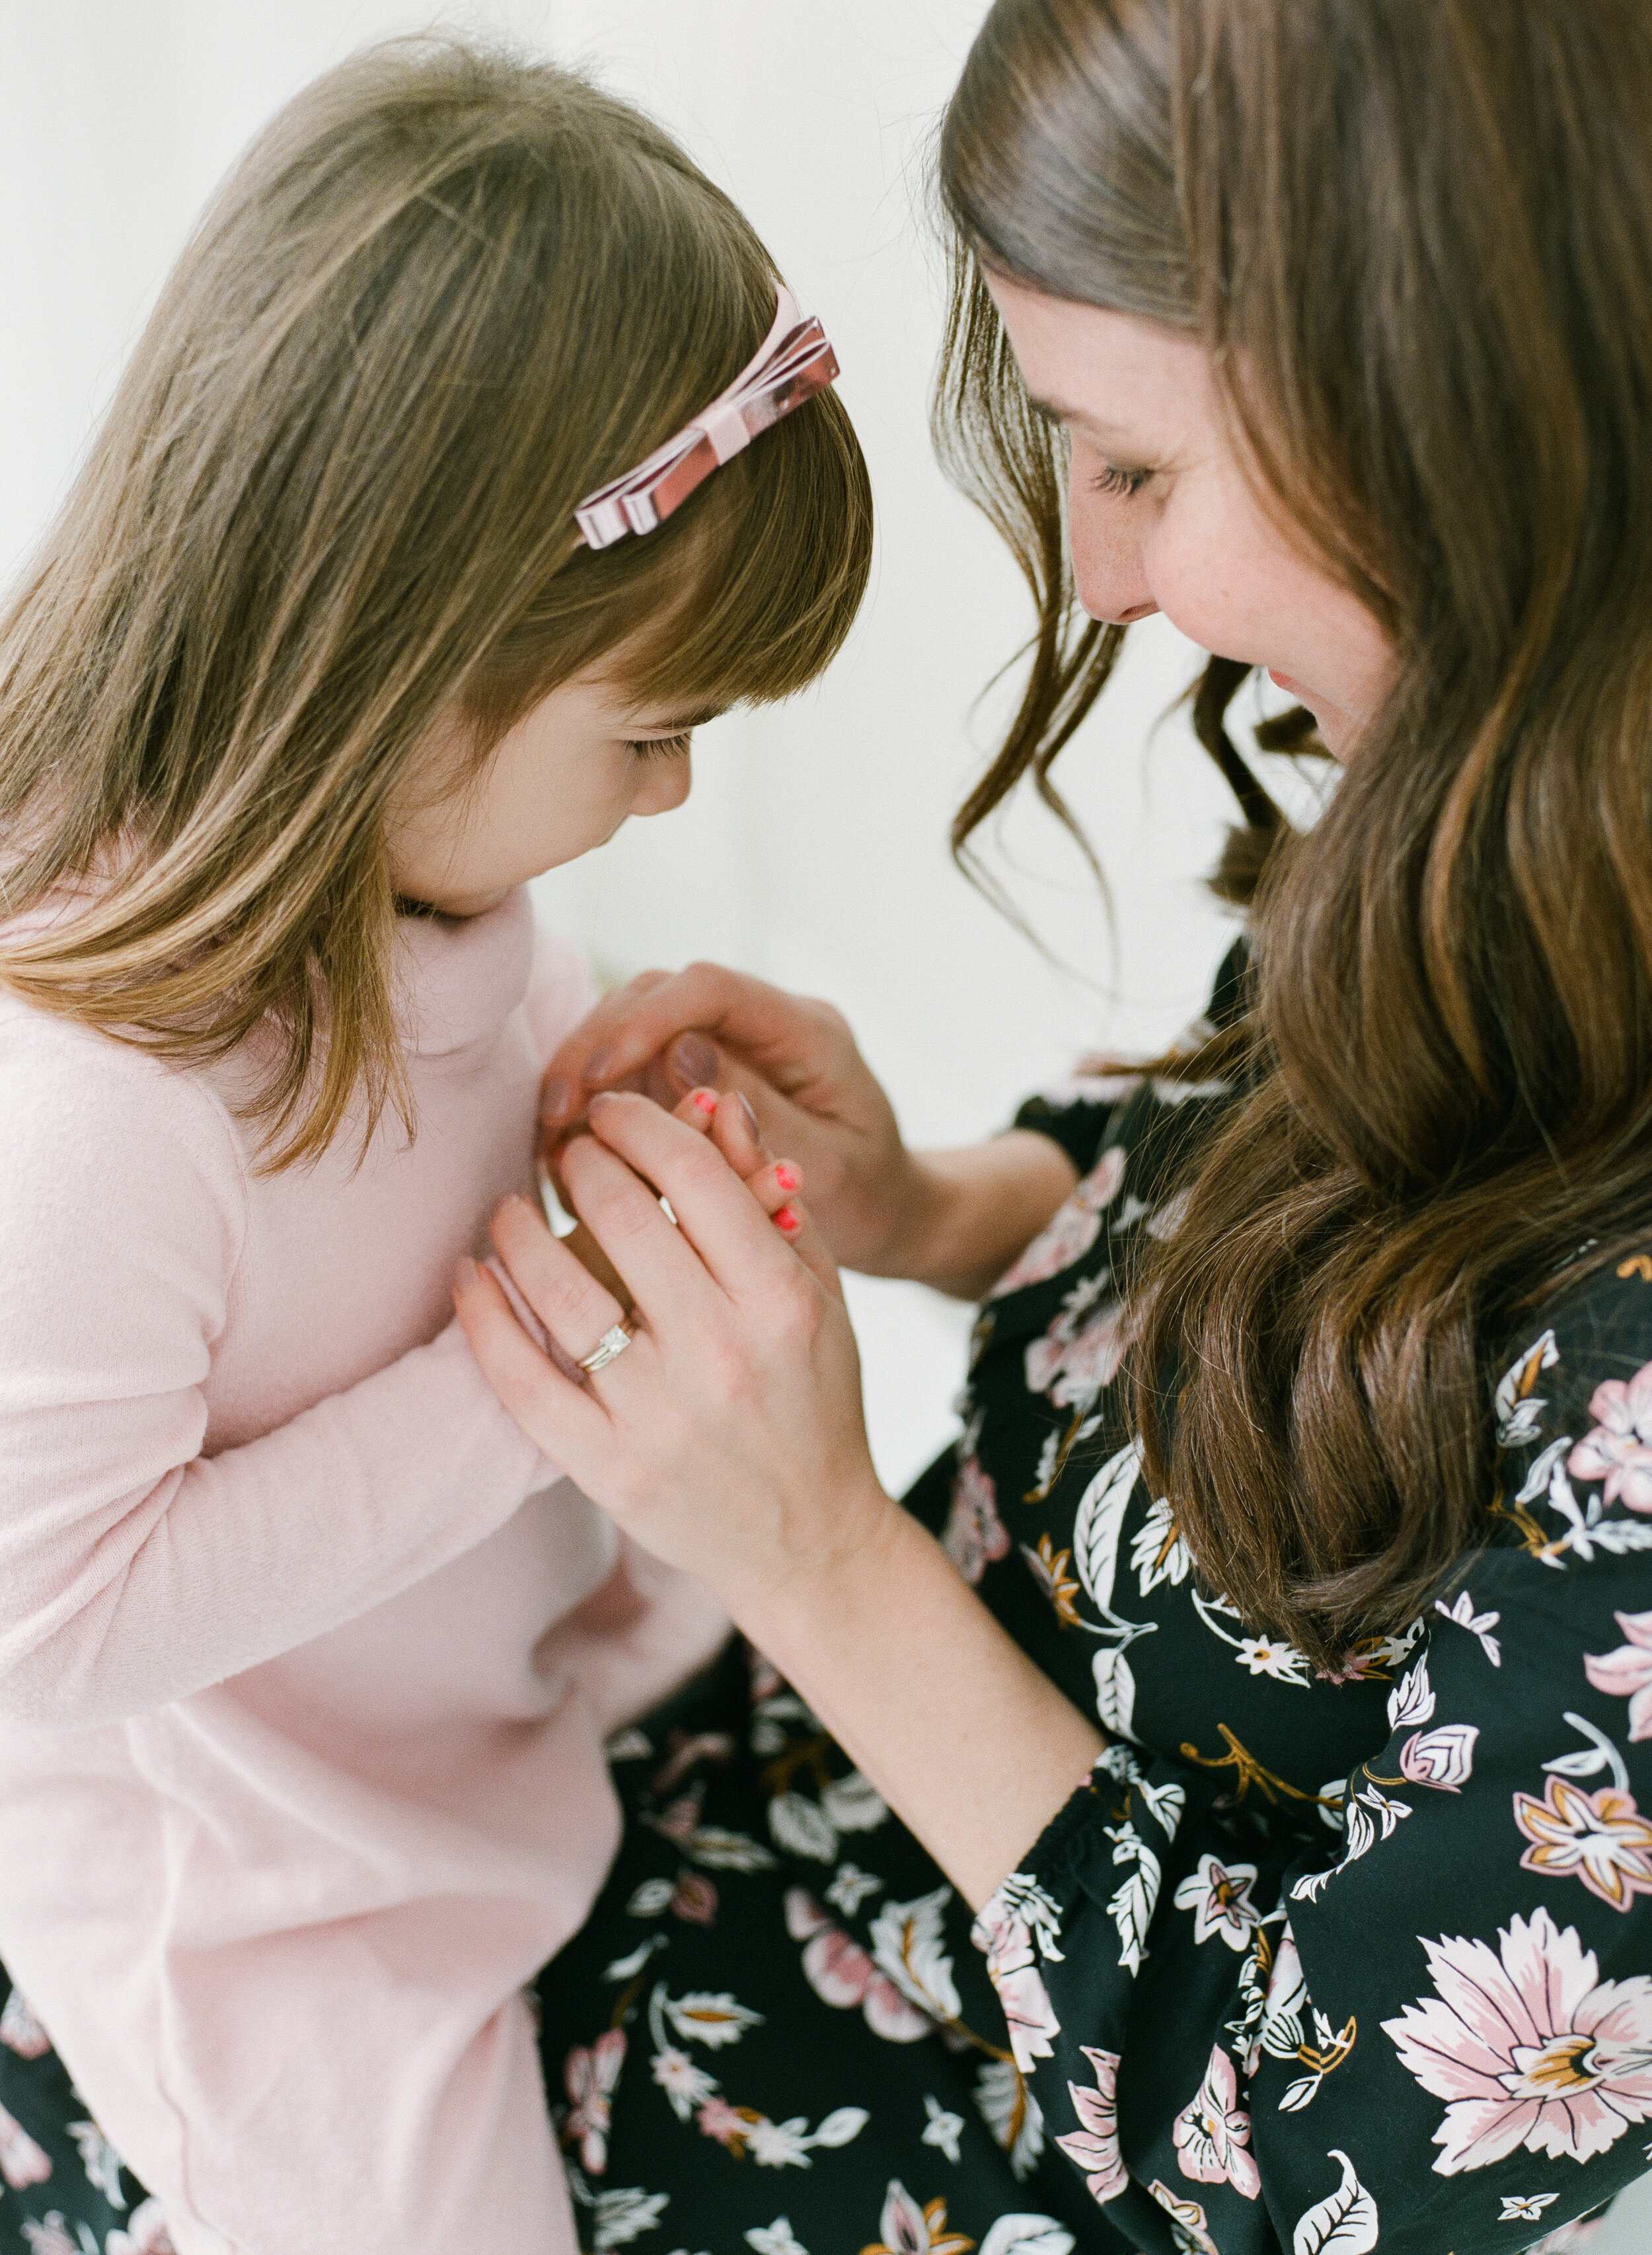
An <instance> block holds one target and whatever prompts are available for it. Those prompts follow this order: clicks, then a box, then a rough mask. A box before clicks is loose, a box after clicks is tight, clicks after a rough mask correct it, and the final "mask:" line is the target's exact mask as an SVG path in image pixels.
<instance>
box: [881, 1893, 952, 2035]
mask: <svg viewBox="0 0 1652 2255" xmlns="http://www.w3.org/2000/svg"><path fill="white" fill-rule="evenodd" d="M952 1899H953V1891H952V1889H951V1888H950V1887H937V1888H936V1889H935V1891H934V1893H932V1894H927V1895H920V1896H918V1897H917V1899H916V1900H914V1901H912V1902H892V1903H885V1904H884V1906H883V1907H882V1910H881V1911H880V1912H879V1913H878V1914H877V1916H876V1917H875V1919H874V1920H873V1921H872V1925H871V1928H870V1940H871V1943H872V1955H873V1956H874V1957H875V1959H876V1961H877V1963H878V1965H879V1967H880V1968H881V1970H882V1971H883V1972H885V1973H887V1974H888V1975H889V1979H890V1980H891V1981H893V1982H894V1984H895V1985H896V1988H897V1989H898V1990H900V1991H901V1992H902V1994H903V1996H905V1997H907V1998H909V1999H910V2001H911V2002H912V2003H913V2004H914V2005H916V2006H917V2007H918V2009H919V2011H920V2012H924V2013H929V2014H930V2015H931V2018H932V2019H934V2020H957V2019H958V2017H959V2015H960V2013H961V2011H962V2009H963V2008H962V2006H961V2005H960V2002H959V1997H958V1990H957V1986H956V1985H955V1984H954V1982H953V1961H952V1959H951V1957H950V1956H948V1955H947V1952H946V1949H945V1947H944V1945H943V1943H942V1941H941V1913H942V1911H943V1910H944V1909H945V1908H946V1905H947V1904H948V1903H949V1902H950V1901H951V1900H952Z"/></svg>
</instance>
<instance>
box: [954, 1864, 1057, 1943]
mask: <svg viewBox="0 0 1652 2255" xmlns="http://www.w3.org/2000/svg"><path fill="white" fill-rule="evenodd" d="M993 1902H995V1903H997V1904H998V1905H1000V1906H1001V1907H1002V1910H1003V1911H1005V1912H1006V1913H1008V1914H1011V1915H1013V1916H1014V1917H1016V1918H1020V1919H1023V1920H1024V1921H1026V1924H1027V1926H1028V1927H1029V1928H1030V1930H1031V1933H1032V1937H1033V1940H1034V1941H1035V1942H1037V1945H1038V1955H1039V1956H1040V1957H1048V1958H1053V1959H1054V1960H1055V1961H1056V1963H1060V1961H1061V1956H1062V1953H1061V1950H1060V1949H1059V1947H1058V1936H1059V1935H1060V1933H1061V1907H1060V1905H1059V1904H1058V1902H1057V1901H1056V1900H1055V1898H1054V1897H1053V1896H1052V1895H1051V1894H1050V1893H1048V1892H1047V1891H1046V1890H1045V1889H1044V1887H1042V1886H1039V1884H1038V1882H1037V1879H1033V1878H1032V1877H1031V1876H1030V1873H1028V1872H1010V1874H1009V1877H1008V1879H1002V1880H1001V1881H1000V1882H999V1885H998V1891H997V1893H996V1894H995V1896H994V1898H993ZM992 1907H993V1904H992V1903H988V1905H987V1907H986V1908H985V1909H984V1910H983V1911H982V1912H981V1917H982V1918H985V1917H986V1916H987V1915H988V1912H989V1911H990V1910H991V1909H992ZM973 1938H974V1937H972V1939H973ZM981 1946H982V1945H981V1943H980V1942H977V1947H978V1948H979V1947H981Z"/></svg>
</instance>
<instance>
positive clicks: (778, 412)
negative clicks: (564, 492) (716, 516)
mask: <svg viewBox="0 0 1652 2255" xmlns="http://www.w3.org/2000/svg"><path fill="white" fill-rule="evenodd" d="M776 287H777V293H778V301H779V302H778V305H777V310H776V313H775V318H774V325H773V327H771V328H770V332H769V334H768V335H767V336H766V337H765V338H764V339H763V342H762V344H761V345H760V346H759V347H758V348H757V351H756V355H754V357H753V358H752V359H751V360H749V361H748V362H747V363H746V365H745V367H744V368H742V369H741V371H740V373H739V375H738V376H736V377H735V380H734V382H733V383H731V384H730V385H729V386H728V389H727V390H724V391H720V392H719V393H718V395H717V397H716V398H715V399H714V400H713V401H712V403H711V405H710V406H709V407H704V408H702V409H701V410H700V411H699V414H698V415H696V416H695V417H694V418H693V419H692V422H689V423H685V425H683V427H682V429H681V430H680V431H679V432H677V434H676V436H675V437H674V438H671V439H667V440H666V441H665V444H664V446H656V448H655V449H654V451H653V453H651V454H650V455H648V456H647V457H646V459H645V460H643V461H640V462H639V463H638V464H637V465H636V468H635V469H632V470H627V471H626V472H625V474H624V475H623V476H622V477H617V478H612V479H610V480H609V481H608V484H607V485H605V486H599V487H598V488H597V489H596V491H595V492H594V493H593V494H587V495H586V497H585V499H584V500H583V501H582V502H580V504H579V506H578V507H577V508H576V509H575V510H574V512H573V516H574V521H575V523H577V524H578V525H579V528H580V537H582V538H583V540H584V541H585V544H586V545H587V548H608V547H611V546H612V545H613V544H614V543H615V541H616V540H623V539H624V537H625V536H626V534H627V533H629V532H639V533H640V532H652V531H654V530H657V527H658V526H660V525H662V524H663V523H664V522H665V519H666V518H667V517H668V516H671V513H672V511H673V510H674V509H680V508H681V507H682V505H683V503H684V502H685V501H686V500H687V499H688V496H689V495H690V494H692V492H693V491H694V489H695V488H696V487H698V486H701V485H703V484H704V483H705V481H706V479H707V478H708V477H709V476H710V475H711V474H712V472H713V471H714V470H716V469H721V467H722V465H723V464H724V463H725V462H727V461H730V460H733V458H734V456H735V455H736V454H737V453H740V452H741V450H742V447H745V446H750V444H751V442H752V440H753V439H756V438H757V437H758V436H759V435H760V434H761V433H762V432H764V431H767V430H769V429H770V428H771V427H772V425H775V424H777V423H778V422H779V420H780V418H781V417H782V416H783V415H790V414H791V411H792V409H793V408H794V407H800V406H801V405H802V404H803V403H804V401H805V399H811V398H812V397H813V396H814V394H815V393H816V392H817V391H824V390H825V389H826V386H827V384H829V383H833V381H834V380H835V378H836V376H837V374H838V356H837V355H836V354H835V353H834V352H833V349H832V348H831V346H830V345H829V344H828V343H827V342H826V331H825V330H824V329H823V328H822V327H820V324H819V320H816V319H814V318H813V317H811V318H810V319H809V320H806V321H805V320H803V319H802V318H801V317H800V316H799V314H798V309H797V306H795V305H794V303H793V302H792V298H791V292H790V291H789V290H788V289H787V288H786V286H785V285H784V283H780V284H777V285H776Z"/></svg>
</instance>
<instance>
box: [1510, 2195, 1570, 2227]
mask: <svg viewBox="0 0 1652 2255" xmlns="http://www.w3.org/2000/svg"><path fill="white" fill-rule="evenodd" d="M1559 2197H1560V2195H1559V2194H1558V2193H1557V2192H1513V2193H1508V2192H1506V2193H1505V2194H1504V2195H1502V2204H1503V2212H1502V2214H1501V2216H1499V2217H1498V2219H1497V2221H1498V2222H1499V2223H1542V2222H1543V2210H1544V2209H1546V2208H1551V2207H1552V2206H1553V2205H1554V2203H1555V2202H1556V2201H1557V2200H1558V2199H1559Z"/></svg>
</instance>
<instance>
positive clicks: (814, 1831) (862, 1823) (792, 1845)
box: [769, 1769, 889, 1864]
mask: <svg viewBox="0 0 1652 2255" xmlns="http://www.w3.org/2000/svg"><path fill="white" fill-rule="evenodd" d="M888 1815H889V1803H888V1802H886V1801H885V1800H884V1798H883V1796H882V1794H881V1793H879V1791H878V1790H877V1788H876V1787H875V1785H874V1784H873V1783H872V1781H871V1780H870V1779H869V1778H868V1777H864V1776H862V1774H861V1772H860V1771H859V1770H858V1769H856V1770H851V1771H850V1772H849V1774H848V1775H847V1777H838V1778H833V1780H832V1781H830V1783H829V1784H827V1785H826V1786H825V1787H824V1788H822V1790H821V1794H820V1798H819V1801H818V1802H815V1801H811V1800H810V1798H809V1796H808V1795H807V1794H806V1793H798V1791H797V1790H796V1789H795V1788H788V1789H787V1790H786V1791H785V1792H784V1793H777V1794H776V1795H774V1796H773V1798H772V1799H771V1800H770V1803H769V1830H770V1832H771V1833H772V1834H773V1836H774V1840H775V1844H776V1845H777V1847H780V1848H784V1849H785V1850H786V1851H787V1852H788V1853H789V1854H791V1855H793V1856H806V1857H808V1858H810V1860H811V1861H812V1862H813V1863H817V1864H829V1863H831V1862H832V1860H833V1858H834V1857H835V1856H836V1854H837V1852H838V1847H839V1835H840V1834H841V1833H844V1832H872V1831H875V1830H876V1829H877V1827H878V1826H879V1825H880V1824H882V1823H883V1821H884V1819H885V1818H886V1817H887V1816H888Z"/></svg>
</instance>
